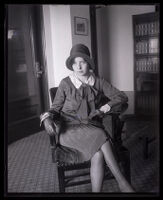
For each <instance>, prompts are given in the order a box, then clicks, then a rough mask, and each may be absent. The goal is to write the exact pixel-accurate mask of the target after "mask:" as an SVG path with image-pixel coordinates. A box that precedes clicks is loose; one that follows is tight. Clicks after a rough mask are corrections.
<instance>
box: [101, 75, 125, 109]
mask: <svg viewBox="0 0 163 200" xmlns="http://www.w3.org/2000/svg"><path fill="white" fill-rule="evenodd" d="M101 82H102V91H103V93H104V95H105V96H106V97H108V98H109V102H108V105H109V106H110V107H111V108H112V107H114V106H117V105H120V104H123V103H127V101H128V97H127V95H126V94H125V93H124V92H123V91H120V90H118V89H117V88H115V87H114V86H112V85H111V84H110V83H108V82H107V81H106V80H104V79H102V80H101Z"/></svg>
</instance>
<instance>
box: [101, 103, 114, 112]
mask: <svg viewBox="0 0 163 200" xmlns="http://www.w3.org/2000/svg"><path fill="white" fill-rule="evenodd" d="M110 109H111V107H110V106H109V105H108V104H105V105H104V106H101V108H100V109H99V110H100V111H101V112H103V113H106V112H109V111H110Z"/></svg>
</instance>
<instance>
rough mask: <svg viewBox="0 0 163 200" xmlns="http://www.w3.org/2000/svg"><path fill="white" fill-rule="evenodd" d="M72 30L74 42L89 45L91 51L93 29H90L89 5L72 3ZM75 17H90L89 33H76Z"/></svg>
mask: <svg viewBox="0 0 163 200" xmlns="http://www.w3.org/2000/svg"><path fill="white" fill-rule="evenodd" d="M70 11H71V30H72V44H73V45H75V44H77V43H82V44H85V45H87V46H88V48H89V49H90V51H91V30H90V13H89V5H71V6H70ZM74 17H82V18H86V19H88V35H87V36H86V35H76V34H75V30H74Z"/></svg>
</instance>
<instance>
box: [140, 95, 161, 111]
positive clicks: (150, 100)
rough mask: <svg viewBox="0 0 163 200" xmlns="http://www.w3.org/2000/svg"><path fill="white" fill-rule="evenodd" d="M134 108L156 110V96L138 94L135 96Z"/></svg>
mask: <svg viewBox="0 0 163 200" xmlns="http://www.w3.org/2000/svg"><path fill="white" fill-rule="evenodd" d="M136 109H137V110H141V111H142V112H146V113H155V112H157V111H158V97H157V96H156V95H140V96H137V98H136Z"/></svg>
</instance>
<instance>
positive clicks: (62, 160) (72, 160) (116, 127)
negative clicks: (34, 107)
mask: <svg viewBox="0 0 163 200" xmlns="http://www.w3.org/2000/svg"><path fill="white" fill-rule="evenodd" d="M56 91H57V88H56V87H55V88H51V89H50V97H51V101H52V102H53V99H54V97H55V94H56ZM125 106H126V105H125ZM118 110H119V109H117V111H116V110H115V112H114V113H110V114H107V115H105V116H104V118H103V121H104V126H105V127H106V131H107V128H110V127H107V124H108V123H107V120H112V136H111V138H112V142H113V144H114V146H115V151H116V154H117V159H118V162H119V165H120V168H121V170H122V172H123V173H124V175H125V176H126V178H127V180H128V181H129V182H130V181H131V178H130V153H129V151H128V150H127V149H126V148H125V147H123V146H122V140H121V132H122V128H123V125H124V121H123V120H121V119H120V118H119V115H120V111H118ZM49 137H50V145H51V152H52V161H53V162H54V163H56V164H57V169H58V179H59V191H60V192H61V193H64V192H65V189H66V187H70V186H74V185H81V184H87V183H90V182H91V180H90V177H89V176H88V175H89V174H90V172H89V169H90V161H87V162H83V163H80V162H78V160H77V159H76V155H75V153H74V151H73V150H72V149H71V148H68V147H64V146H61V145H60V144H59V143H58V142H56V140H57V139H56V137H55V136H52V135H49ZM105 168H106V170H105V178H104V180H106V179H111V178H114V177H113V175H112V173H111V171H110V169H109V168H108V167H107V165H106V166H105ZM85 169H87V170H85ZM73 170H78V171H80V173H76V174H72V175H66V173H67V171H73ZM79 177H85V179H84V180H80V179H79ZM76 178H77V180H76V181H75V179H76Z"/></svg>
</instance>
